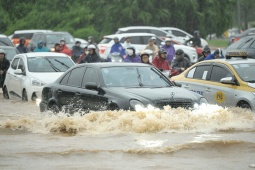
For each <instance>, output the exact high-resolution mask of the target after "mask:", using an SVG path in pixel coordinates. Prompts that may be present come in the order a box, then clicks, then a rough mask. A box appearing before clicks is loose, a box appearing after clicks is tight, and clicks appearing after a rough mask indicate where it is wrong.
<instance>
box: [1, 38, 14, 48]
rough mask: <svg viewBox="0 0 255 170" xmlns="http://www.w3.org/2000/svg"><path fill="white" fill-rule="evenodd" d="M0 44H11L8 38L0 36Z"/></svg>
mask: <svg viewBox="0 0 255 170" xmlns="http://www.w3.org/2000/svg"><path fill="white" fill-rule="evenodd" d="M0 46H13V44H12V42H11V40H10V39H9V38H0Z"/></svg>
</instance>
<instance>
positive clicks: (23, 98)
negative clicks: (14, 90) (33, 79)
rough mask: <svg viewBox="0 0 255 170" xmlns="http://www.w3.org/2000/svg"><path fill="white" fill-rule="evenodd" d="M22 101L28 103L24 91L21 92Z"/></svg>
mask: <svg viewBox="0 0 255 170" xmlns="http://www.w3.org/2000/svg"><path fill="white" fill-rule="evenodd" d="M22 101H28V98H27V91H26V90H23V92H22Z"/></svg>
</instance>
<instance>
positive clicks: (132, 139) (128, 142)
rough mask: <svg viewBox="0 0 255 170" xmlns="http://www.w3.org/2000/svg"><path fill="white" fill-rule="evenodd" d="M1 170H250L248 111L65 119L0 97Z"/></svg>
mask: <svg viewBox="0 0 255 170" xmlns="http://www.w3.org/2000/svg"><path fill="white" fill-rule="evenodd" d="M0 141H1V142H0V169H146V170H147V169H149V170H158V169H177V170H178V169H180V170H183V169H203V170H204V169H207V170H210V169H224V170H225V169H238V170H239V169H242V170H243V169H255V114H254V113H253V112H250V111H249V110H243V109H240V108H222V107H219V106H213V105H209V106H204V107H202V108H200V109H198V110H193V111H191V110H184V109H181V108H178V109H171V108H170V107H165V109H164V110H159V109H156V108H147V109H138V110H137V111H104V112H90V113H88V114H85V115H83V116H81V115H80V114H79V113H77V114H75V115H73V116H68V115H66V114H64V113H59V114H57V115H54V114H52V113H50V112H48V113H40V111H39V107H38V105H37V103H36V102H22V101H20V99H12V100H6V99H4V98H3V97H2V94H0Z"/></svg>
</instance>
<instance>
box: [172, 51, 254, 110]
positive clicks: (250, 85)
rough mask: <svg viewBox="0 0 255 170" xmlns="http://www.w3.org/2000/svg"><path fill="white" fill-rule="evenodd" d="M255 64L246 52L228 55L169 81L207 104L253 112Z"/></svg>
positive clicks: (189, 70) (199, 64) (196, 65)
mask: <svg viewBox="0 0 255 170" xmlns="http://www.w3.org/2000/svg"><path fill="white" fill-rule="evenodd" d="M254 70H255V60H254V59H247V52H245V51H232V52H228V53H227V55H226V58H225V59H215V60H206V61H202V62H199V63H197V64H195V65H193V66H191V67H190V68H188V69H187V70H186V71H184V72H183V73H181V74H180V75H178V76H174V77H172V78H171V79H172V80H173V81H174V82H176V83H179V84H181V85H182V87H183V88H185V89H188V90H190V91H193V92H196V93H198V94H200V95H202V96H204V97H205V98H206V99H207V100H208V102H209V103H210V104H217V105H220V106H223V107H241V108H248V109H252V110H253V111H255V94H254V92H255V74H254V73H255V72H254Z"/></svg>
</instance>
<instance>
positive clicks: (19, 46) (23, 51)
mask: <svg viewBox="0 0 255 170" xmlns="http://www.w3.org/2000/svg"><path fill="white" fill-rule="evenodd" d="M21 41H22V39H20V40H19V45H18V47H17V50H18V51H19V52H20V53H28V52H29V50H28V48H27V47H26V46H24V45H23V44H22V43H21Z"/></svg>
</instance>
